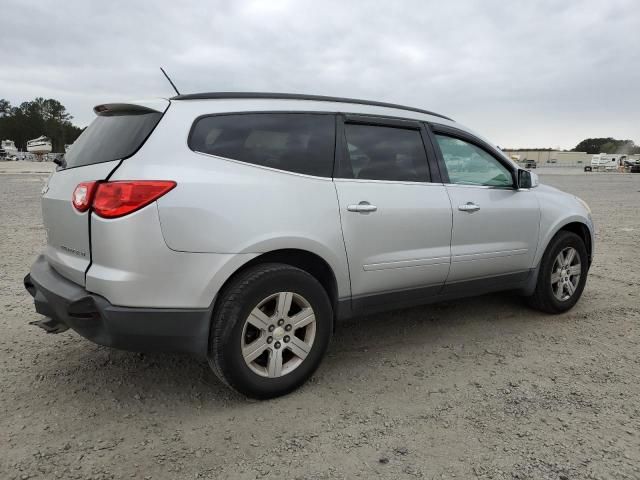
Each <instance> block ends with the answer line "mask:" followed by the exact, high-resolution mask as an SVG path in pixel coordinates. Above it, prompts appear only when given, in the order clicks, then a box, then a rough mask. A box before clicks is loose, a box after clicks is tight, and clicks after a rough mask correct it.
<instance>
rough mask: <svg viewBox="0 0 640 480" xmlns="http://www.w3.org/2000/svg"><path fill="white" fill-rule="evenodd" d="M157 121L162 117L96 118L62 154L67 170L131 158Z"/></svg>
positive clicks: (121, 116)
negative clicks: (63, 154)
mask: <svg viewBox="0 0 640 480" xmlns="http://www.w3.org/2000/svg"><path fill="white" fill-rule="evenodd" d="M161 118H162V114H161V113H157V112H153V113H135V114H112V115H108V116H107V115H100V116H98V117H96V119H95V120H94V121H93V122H91V124H90V125H89V126H88V127H87V128H86V129H85V130H84V132H82V134H81V135H80V136H79V137H78V139H77V140H76V141H75V142H74V143H73V145H71V147H70V148H69V151H68V152H67V153H66V154H65V156H64V158H65V160H66V162H67V168H72V167H82V166H85V165H92V164H94V163H101V162H108V161H111V160H119V159H121V158H126V157H129V156H131V155H132V154H134V153H135V152H136V150H138V149H139V148H140V147H141V146H142V144H143V143H144V141H145V140H146V138H147V137H148V136H149V134H150V133H151V131H152V130H153V129H154V127H155V126H156V125H157V123H158V122H159V121H160V119H161Z"/></svg>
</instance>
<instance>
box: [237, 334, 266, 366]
mask: <svg viewBox="0 0 640 480" xmlns="http://www.w3.org/2000/svg"><path fill="white" fill-rule="evenodd" d="M268 346H269V345H268V344H267V338H266V337H265V336H262V337H260V338H258V339H257V340H255V341H253V342H251V343H250V344H249V345H247V346H245V347H244V348H243V349H242V356H243V357H244V360H245V361H246V362H247V363H251V362H253V361H254V360H255V359H256V358H258V357H259V356H260V355H262V353H263V352H264V351H265V350H266V349H267V347H268Z"/></svg>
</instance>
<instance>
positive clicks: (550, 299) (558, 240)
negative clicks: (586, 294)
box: [528, 231, 589, 314]
mask: <svg viewBox="0 0 640 480" xmlns="http://www.w3.org/2000/svg"><path fill="white" fill-rule="evenodd" d="M570 249H573V251H574V252H575V256H574V258H575V257H578V261H579V262H580V267H579V269H577V266H576V265H573V266H572V268H570V269H565V270H562V271H565V272H566V276H565V277H563V275H564V274H558V270H557V269H556V267H557V266H558V264H559V262H558V258H559V254H560V253H561V252H570V251H571V250H570ZM563 256H564V255H563ZM564 258H566V257H564ZM557 262H558V263H557ZM577 270H579V271H580V277H579V278H577V279H576V278H574V277H573V276H572V275H571V272H572V271H573V272H577ZM588 271H589V258H588V254H587V248H586V247H585V244H584V241H583V240H582V238H580V237H579V236H578V235H576V234H575V233H572V232H568V231H560V232H558V234H557V235H556V236H555V237H554V238H553V239H552V240H551V242H550V243H549V246H548V247H547V250H546V251H545V252H544V255H543V256H542V261H541V263H540V271H539V272H538V280H537V283H536V289H535V291H534V293H533V295H531V297H529V298H528V302H529V304H530V305H531V306H532V307H533V308H535V309H537V310H541V311H543V312H546V313H552V314H557V313H563V312H566V311H567V310H570V309H571V308H573V306H574V305H575V304H576V303H577V302H578V300H579V299H580V296H581V295H582V291H583V290H584V285H585V283H586V281H587V273H588ZM554 273H556V275H559V276H560V278H569V281H570V282H571V286H572V287H571V288H573V293H571V294H570V295H569V288H570V287H569V285H568V284H566V282H565V286H564V287H562V288H559V287H560V285H559V284H558V283H553V281H554V280H555V279H556V278H558V276H555V277H552V274H554ZM560 290H561V295H562V296H564V295H569V296H568V298H562V299H561V298H558V295H557V293H558V292H559V291H560Z"/></svg>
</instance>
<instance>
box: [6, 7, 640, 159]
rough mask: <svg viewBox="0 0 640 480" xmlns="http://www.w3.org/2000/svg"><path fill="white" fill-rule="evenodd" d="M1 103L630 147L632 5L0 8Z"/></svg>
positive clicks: (637, 11) (514, 143) (82, 114)
mask: <svg viewBox="0 0 640 480" xmlns="http://www.w3.org/2000/svg"><path fill="white" fill-rule="evenodd" d="M0 18H2V19H3V20H2V24H3V27H2V28H1V29H0V98H6V99H7V100H9V101H10V102H11V103H12V104H13V105H17V104H20V103H21V102H23V101H27V100H32V99H33V98H35V97H46V98H55V99H57V100H59V101H61V102H62V103H63V104H64V105H65V106H66V107H67V110H68V111H69V112H70V113H71V114H72V115H73V117H74V119H73V122H74V123H75V124H77V125H79V126H85V125H87V124H88V123H89V122H91V120H92V119H93V111H92V108H93V106H94V105H97V104H100V103H105V102H109V101H123V100H127V99H139V98H148V97H170V96H171V95H173V91H172V89H171V86H170V85H169V84H168V82H167V81H166V80H165V78H164V77H163V76H162V74H161V72H160V70H159V67H160V66H164V67H165V69H166V70H167V71H168V72H169V74H170V75H171V77H172V79H173V81H174V82H175V83H176V85H177V86H178V89H179V90H180V91H181V93H190V92H202V91H268V92H290V93H310V94H318V95H333V96H341V97H354V98H363V99H370V100H378V101H387V102H393V103H400V104H405V105H410V106H414V107H418V108H425V109H427V110H432V111H435V112H438V113H442V114H444V115H447V116H450V117H452V118H454V119H455V120H456V121H458V122H460V123H462V124H464V125H467V126H469V127H471V128H472V129H474V130H475V131H477V132H479V133H481V134H482V135H484V136H485V137H488V138H489V139H491V140H492V141H493V142H494V143H495V144H497V145H500V146H501V147H551V148H558V147H559V148H566V149H568V148H573V147H574V146H575V145H576V144H577V143H578V142H579V141H580V140H582V139H584V138H587V137H608V136H612V137H615V138H624V139H627V138H629V139H632V140H634V141H635V142H636V143H637V144H640V1H639V0H606V1H604V0H596V1H590V0H563V1H560V0H535V1H524V0H512V1H509V2H507V1H497V0H482V1H481V0H473V1H471V0H469V1H466V0H448V1H447V2H443V1H430V0H428V1H401V0H394V1H391V0H386V1H384V2H378V1H365V0H362V1H356V0H352V1H345V0H342V1H332V0H329V1H322V0H315V1H305V0H300V1H294V0H291V1H287V0H282V1H281V0H264V1H239V0H238V1H231V0H228V1H224V2H219V1H214V0H208V1H180V2H176V1H167V0H155V1H118V0H109V1H93V0H79V1H77V0H65V1H48V0H38V1H33V0H2V2H0Z"/></svg>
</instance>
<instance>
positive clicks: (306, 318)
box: [290, 308, 316, 330]
mask: <svg viewBox="0 0 640 480" xmlns="http://www.w3.org/2000/svg"><path fill="white" fill-rule="evenodd" d="M315 321H316V316H315V315H314V314H313V310H312V309H311V308H305V309H304V310H302V311H300V312H299V313H297V314H296V315H294V316H293V317H291V319H290V322H291V326H292V327H293V330H297V329H299V328H302V327H306V326H307V325H309V324H310V323H312V322H315Z"/></svg>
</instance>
